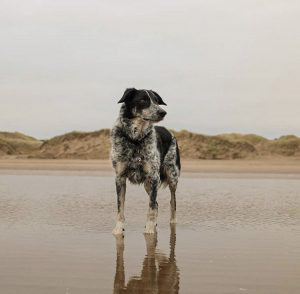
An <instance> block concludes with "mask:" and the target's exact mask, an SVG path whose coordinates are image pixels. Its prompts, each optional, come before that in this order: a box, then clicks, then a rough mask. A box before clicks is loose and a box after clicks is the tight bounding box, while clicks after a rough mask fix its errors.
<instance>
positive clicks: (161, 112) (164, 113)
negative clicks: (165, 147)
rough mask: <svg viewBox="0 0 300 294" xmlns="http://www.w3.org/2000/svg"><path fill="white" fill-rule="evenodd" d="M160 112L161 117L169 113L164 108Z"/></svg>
mask: <svg viewBox="0 0 300 294" xmlns="http://www.w3.org/2000/svg"><path fill="white" fill-rule="evenodd" d="M158 113H159V115H160V116H161V117H165V116H166V114H167V112H166V111H164V110H160V111H159V112H158Z"/></svg>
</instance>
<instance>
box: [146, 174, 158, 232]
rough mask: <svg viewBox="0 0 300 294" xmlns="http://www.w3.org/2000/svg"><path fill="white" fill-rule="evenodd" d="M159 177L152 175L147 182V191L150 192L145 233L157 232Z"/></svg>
mask: <svg viewBox="0 0 300 294" xmlns="http://www.w3.org/2000/svg"><path fill="white" fill-rule="evenodd" d="M158 184H159V179H158V176H155V177H154V176H152V177H151V178H150V179H149V180H148V181H147V183H145V188H146V191H147V192H148V194H149V198H150V199H149V210H148V214H147V222H146V226H145V234H154V233H155V232H156V223H157V214H158V204H157V201H156V198H157V190H158Z"/></svg>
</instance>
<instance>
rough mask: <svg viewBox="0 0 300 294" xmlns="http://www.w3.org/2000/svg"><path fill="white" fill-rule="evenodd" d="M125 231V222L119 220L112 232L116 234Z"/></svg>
mask: <svg viewBox="0 0 300 294" xmlns="http://www.w3.org/2000/svg"><path fill="white" fill-rule="evenodd" d="M123 231H124V223H123V222H119V221H118V222H117V223H116V226H115V228H114V229H113V231H112V233H113V234H114V235H121V234H123Z"/></svg>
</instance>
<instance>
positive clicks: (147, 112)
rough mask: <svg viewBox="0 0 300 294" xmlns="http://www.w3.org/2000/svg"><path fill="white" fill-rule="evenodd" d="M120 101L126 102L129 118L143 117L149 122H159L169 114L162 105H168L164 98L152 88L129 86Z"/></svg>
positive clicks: (126, 113)
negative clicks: (139, 88)
mask: <svg viewBox="0 0 300 294" xmlns="http://www.w3.org/2000/svg"><path fill="white" fill-rule="evenodd" d="M118 103H125V107H126V112H125V115H126V117H127V118H136V117H139V118H142V119H143V120H146V121H149V122H153V123H154V122H159V121H161V120H162V119H163V118H164V117H165V115H166V114H167V112H166V111H164V110H163V109H162V108H161V107H160V105H167V104H166V103H165V102H164V101H163V100H162V98H161V97H160V96H159V95H158V94H157V93H156V92H154V91H152V90H137V89H135V88H128V89H126V90H125V92H124V94H123V97H122V98H121V100H120V101H119V102H118Z"/></svg>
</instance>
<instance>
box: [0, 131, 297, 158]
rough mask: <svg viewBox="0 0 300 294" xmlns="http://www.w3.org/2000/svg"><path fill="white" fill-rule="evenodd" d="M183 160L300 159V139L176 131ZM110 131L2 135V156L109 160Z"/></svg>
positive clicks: (1, 133)
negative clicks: (51, 135) (46, 136)
mask: <svg viewBox="0 0 300 294" xmlns="http://www.w3.org/2000/svg"><path fill="white" fill-rule="evenodd" d="M173 133H174V134H175V135H176V137H177V139H178V144H179V148H180V151H181V156H182V158H184V159H260V158H266V157H268V158H269V157H299V156H300V138H299V137H296V136H293V135H288V136H282V137H280V138H279V139H275V140H269V139H266V138H264V137H261V136H258V135H254V134H246V135H243V134H235V133H233V134H222V135H216V136H207V135H201V134H196V133H192V132H189V131H186V130H182V131H180V132H176V131H173ZM109 150H110V130H109V129H102V130H99V131H95V132H76V131H74V132H70V133H67V134H64V135H61V136H57V137H54V138H51V139H49V140H44V141H41V140H38V139H35V138H33V137H29V136H26V135H24V134H21V133H8V132H0V157H2V158H3V157H15V158H40V159H107V158H108V157H109Z"/></svg>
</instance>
